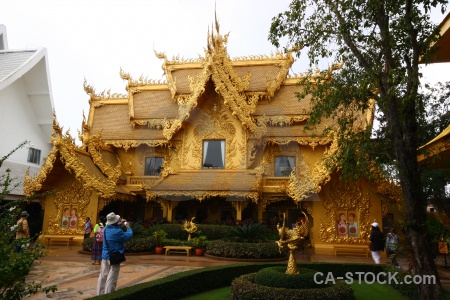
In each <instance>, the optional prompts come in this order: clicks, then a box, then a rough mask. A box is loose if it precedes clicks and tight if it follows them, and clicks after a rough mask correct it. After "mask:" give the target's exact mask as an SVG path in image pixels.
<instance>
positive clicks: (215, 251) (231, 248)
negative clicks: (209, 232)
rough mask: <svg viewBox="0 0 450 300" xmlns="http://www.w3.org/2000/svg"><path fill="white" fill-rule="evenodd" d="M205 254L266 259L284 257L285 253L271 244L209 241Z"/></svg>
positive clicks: (273, 243) (274, 244)
mask: <svg viewBox="0 0 450 300" xmlns="http://www.w3.org/2000/svg"><path fill="white" fill-rule="evenodd" d="M206 254H207V255H212V256H219V257H230V258H245V259H268V258H280V257H285V256H286V251H284V252H281V253H280V251H279V250H278V245H277V244H276V243H275V242H273V241H271V242H264V243H236V242H229V241H224V240H215V241H209V243H208V246H207V247H206Z"/></svg>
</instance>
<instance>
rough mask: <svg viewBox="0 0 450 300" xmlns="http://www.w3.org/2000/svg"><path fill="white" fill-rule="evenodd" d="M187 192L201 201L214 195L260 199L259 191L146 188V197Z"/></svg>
mask: <svg viewBox="0 0 450 300" xmlns="http://www.w3.org/2000/svg"><path fill="white" fill-rule="evenodd" d="M187 194H188V195H189V197H191V198H195V199H197V200H199V201H203V200H206V199H209V198H213V197H223V198H233V197H235V198H247V199H250V200H252V201H253V202H255V203H257V201H258V196H259V194H258V192H238V191H228V192H227V191H208V192H205V191H189V193H187V192H185V191H164V192H159V191H152V190H146V198H147V200H148V201H157V199H158V197H160V198H164V197H179V198H186V196H187Z"/></svg>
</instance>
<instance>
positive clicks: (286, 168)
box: [274, 156, 295, 177]
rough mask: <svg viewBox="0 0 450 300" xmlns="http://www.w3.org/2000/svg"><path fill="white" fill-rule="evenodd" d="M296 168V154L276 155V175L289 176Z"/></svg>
mask: <svg viewBox="0 0 450 300" xmlns="http://www.w3.org/2000/svg"><path fill="white" fill-rule="evenodd" d="M294 168H295V156H275V174H274V175H275V176H280V177H282V176H289V175H291V172H292V170H293V169H294Z"/></svg>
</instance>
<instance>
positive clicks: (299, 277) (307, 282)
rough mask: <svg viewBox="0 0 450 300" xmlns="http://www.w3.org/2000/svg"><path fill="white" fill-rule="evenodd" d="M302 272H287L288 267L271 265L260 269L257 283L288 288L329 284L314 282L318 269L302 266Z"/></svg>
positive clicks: (256, 277)
mask: <svg viewBox="0 0 450 300" xmlns="http://www.w3.org/2000/svg"><path fill="white" fill-rule="evenodd" d="M299 272H300V274H286V267H270V268H264V269H262V270H261V271H258V272H257V273H256V276H255V283H256V284H259V285H264V286H270V287H276V288H286V289H309V288H324V287H326V286H327V285H325V284H317V283H315V282H314V274H316V273H317V271H316V270H312V269H306V268H301V269H299Z"/></svg>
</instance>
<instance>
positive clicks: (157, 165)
mask: <svg viewBox="0 0 450 300" xmlns="http://www.w3.org/2000/svg"><path fill="white" fill-rule="evenodd" d="M163 162H164V158H163V157H146V158H145V170H144V175H145V176H159V174H160V173H161V171H162V164H163Z"/></svg>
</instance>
